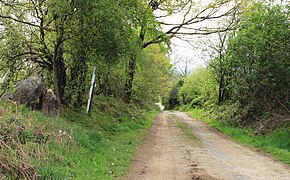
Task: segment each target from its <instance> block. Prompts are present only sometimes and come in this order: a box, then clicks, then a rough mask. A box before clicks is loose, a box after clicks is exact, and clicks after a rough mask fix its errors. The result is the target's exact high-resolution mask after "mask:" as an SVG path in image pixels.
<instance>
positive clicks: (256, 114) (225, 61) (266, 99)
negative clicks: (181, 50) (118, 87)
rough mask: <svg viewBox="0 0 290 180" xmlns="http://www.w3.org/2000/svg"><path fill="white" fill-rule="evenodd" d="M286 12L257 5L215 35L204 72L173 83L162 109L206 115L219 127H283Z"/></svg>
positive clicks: (288, 57) (288, 63)
mask: <svg viewBox="0 0 290 180" xmlns="http://www.w3.org/2000/svg"><path fill="white" fill-rule="evenodd" d="M289 8H290V6H289V4H288V5H286V6H283V5H277V4H276V5H275V4H274V3H257V4H253V5H251V6H249V7H248V8H247V9H245V10H244V13H243V14H242V15H241V16H239V19H238V21H237V22H236V28H235V30H233V31H228V32H224V33H218V36H217V37H218V38H217V39H218V44H217V46H214V47H211V48H212V50H213V51H212V52H213V53H212V59H211V60H210V61H209V62H208V65H207V67H205V68H198V69H196V70H195V71H194V72H193V73H192V74H190V75H189V76H186V77H177V78H176V79H177V80H176V81H175V82H174V85H173V88H172V89H171V91H170V93H169V98H167V99H166V101H167V106H168V108H170V109H172V108H174V107H176V106H180V105H186V106H187V107H192V108H203V109H207V110H208V112H210V114H211V115H213V116H214V117H215V118H217V119H218V120H220V121H221V122H222V123H224V124H228V125H235V126H239V127H252V128H255V129H256V130H257V131H258V132H267V131H271V130H273V129H275V128H277V127H280V126H283V125H285V124H287V123H288V124H289V120H290V119H289V113H290V110H289V109H290V106H289V87H290V72H289V67H290V54H289V50H290V43H289V42H290V21H289V20H290V19H289V13H290V11H289V10H290V9H289Z"/></svg>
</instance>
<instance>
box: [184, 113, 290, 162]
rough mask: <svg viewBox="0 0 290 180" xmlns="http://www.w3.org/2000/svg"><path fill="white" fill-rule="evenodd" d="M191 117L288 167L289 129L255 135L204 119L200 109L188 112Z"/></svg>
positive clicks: (245, 130) (289, 152)
mask: <svg viewBox="0 0 290 180" xmlns="http://www.w3.org/2000/svg"><path fill="white" fill-rule="evenodd" d="M188 111H189V112H190V113H191V115H192V116H193V117H195V118H197V119H200V120H202V121H204V122H206V123H207V124H209V125H210V126H212V127H214V128H216V129H218V130H219V131H221V132H223V133H225V134H227V135H229V136H230V137H232V138H233V139H235V140H236V141H238V142H241V143H244V144H247V145H249V146H251V147H254V148H258V149H261V150H263V151H266V152H268V153H270V154H272V156H273V157H275V158H276V159H278V160H280V161H282V162H284V163H286V164H289V165H290V128H289V126H288V128H286V127H285V128H281V129H277V130H275V131H273V132H271V133H269V134H266V135H257V134H255V133H254V132H253V130H251V129H242V128H237V127H231V126H226V125H223V124H221V123H219V122H218V121H215V120H213V119H210V118H208V117H206V115H205V113H204V111H203V110H201V109H191V110H188Z"/></svg>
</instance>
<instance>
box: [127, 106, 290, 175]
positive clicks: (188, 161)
mask: <svg viewBox="0 0 290 180" xmlns="http://www.w3.org/2000/svg"><path fill="white" fill-rule="evenodd" d="M177 119H179V121H182V122H184V123H186V124H187V125H188V126H189V127H190V128H192V130H193V132H194V134H195V135H196V136H197V138H198V139H199V140H198V141H199V142H194V141H192V140H190V139H188V138H187V137H186V136H184V134H183V132H182V131H181V129H180V128H179V127H178V120H177ZM289 178H290V168H289V166H287V165H284V164H282V163H279V162H277V161H275V160H273V159H271V158H270V157H268V156H267V155H263V154H261V153H259V152H256V151H253V150H251V149H249V148H247V147H244V146H242V145H240V144H237V143H236V142H234V141H232V140H231V139H229V138H228V137H227V136H225V135H223V134H221V133H219V132H217V131H214V130H213V129H212V128H210V127H209V126H207V125H206V124H205V123H203V122H201V121H198V120H196V119H194V118H191V117H189V116H187V115H186V114H185V113H181V112H174V113H171V112H162V113H160V114H159V116H158V117H157V118H156V120H155V123H154V124H153V126H152V127H151V129H150V130H149V133H148V136H147V138H146V139H145V141H144V142H143V143H142V145H141V146H140V147H139V150H138V152H137V154H136V156H135V161H134V164H133V166H132V168H131V169H130V171H129V173H128V174H127V175H126V176H125V177H124V179H134V180H137V179H146V180H147V179H148V180H149V179H150V180H154V179H164V180H165V179H166V180H167V179H178V180H179V179H181V180H182V179H279V180H280V179H289Z"/></svg>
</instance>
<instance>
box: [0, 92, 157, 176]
mask: <svg viewBox="0 0 290 180" xmlns="http://www.w3.org/2000/svg"><path fill="white" fill-rule="evenodd" d="M95 102H96V103H95V104H94V108H93V112H92V113H91V114H89V115H86V114H85V113H84V112H85V110H84V109H82V110H80V111H73V110H65V111H64V110H63V112H62V114H63V115H62V116H61V117H58V118H48V117H45V116H44V115H43V114H41V113H40V112H32V111H30V110H29V109H27V108H26V107H24V106H17V105H15V104H13V103H12V104H7V103H4V102H1V101H0V179H114V178H116V177H120V176H122V175H124V174H125V173H126V171H127V169H128V167H129V165H130V163H131V161H132V158H133V154H134V152H135V150H136V148H137V145H138V144H139V143H140V141H141V139H142V137H144V135H145V133H146V129H147V128H148V127H149V126H150V125H151V124H152V121H153V116H154V115H155V114H156V112H157V111H155V110H151V111H149V110H139V109H137V108H134V107H133V106H132V105H131V106H129V105H126V104H123V103H122V102H119V101H117V100H115V99H112V98H106V97H97V98H96V99H95Z"/></svg>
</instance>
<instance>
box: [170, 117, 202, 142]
mask: <svg viewBox="0 0 290 180" xmlns="http://www.w3.org/2000/svg"><path fill="white" fill-rule="evenodd" d="M174 120H175V121H176V122H177V126H178V127H179V128H180V129H181V131H182V133H183V134H184V135H185V136H186V137H187V138H188V139H189V140H192V141H194V142H197V140H198V138H197V137H196V136H195V134H194V133H193V131H192V129H191V128H190V127H189V126H188V125H187V124H185V123H184V122H182V121H181V120H180V119H179V118H178V117H177V116H175V117H174Z"/></svg>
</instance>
